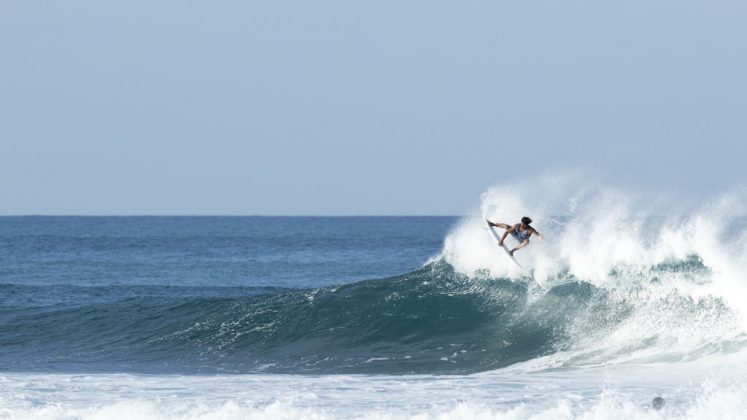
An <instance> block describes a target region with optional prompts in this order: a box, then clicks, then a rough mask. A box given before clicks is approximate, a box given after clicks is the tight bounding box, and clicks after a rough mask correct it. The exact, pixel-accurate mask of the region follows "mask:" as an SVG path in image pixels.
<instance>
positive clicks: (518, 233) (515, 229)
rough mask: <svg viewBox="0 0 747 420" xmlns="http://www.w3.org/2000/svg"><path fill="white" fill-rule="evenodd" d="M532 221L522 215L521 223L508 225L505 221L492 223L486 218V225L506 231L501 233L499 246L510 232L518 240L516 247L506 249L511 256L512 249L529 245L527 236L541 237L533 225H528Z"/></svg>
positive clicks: (512, 253)
mask: <svg viewBox="0 0 747 420" xmlns="http://www.w3.org/2000/svg"><path fill="white" fill-rule="evenodd" d="M530 223H532V219H530V218H528V217H526V216H524V217H522V218H521V223H517V224H515V225H513V226H509V225H507V224H505V223H493V222H491V221H490V220H488V225H490V226H495V227H499V228H501V229H506V232H505V233H504V234H503V237H502V238H501V240H500V242H498V245H499V246H503V241H504V240H505V239H506V236H508V235H509V234H511V236H513V237H514V239H516V241H517V242H519V245H516V248H514V249H512V250H511V251H508V253H509V254H511V256H513V255H514V251H516V250H519V249H521V248H524V247H525V246H527V245H529V237H530V236H532V235H537V237H538V238H540V240H541V239H543V238H542V235H541V234H540V233H539V232H537V231H536V230H535V229H534V228H533V227H531V226H529V224H530Z"/></svg>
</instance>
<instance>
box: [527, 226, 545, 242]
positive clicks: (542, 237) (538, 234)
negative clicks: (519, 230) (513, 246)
mask: <svg viewBox="0 0 747 420" xmlns="http://www.w3.org/2000/svg"><path fill="white" fill-rule="evenodd" d="M532 233H533V234H535V235H537V238H539V240H540V241H542V240H544V239H545V237H544V236H542V234H541V233H539V232H537V230H536V229H534V228H532ZM530 236H531V235H530Z"/></svg>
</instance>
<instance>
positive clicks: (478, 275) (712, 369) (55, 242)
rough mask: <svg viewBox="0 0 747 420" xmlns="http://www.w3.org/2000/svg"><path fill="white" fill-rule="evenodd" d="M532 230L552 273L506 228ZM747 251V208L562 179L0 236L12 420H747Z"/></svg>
mask: <svg viewBox="0 0 747 420" xmlns="http://www.w3.org/2000/svg"><path fill="white" fill-rule="evenodd" d="M522 216H530V217H532V219H534V222H533V225H534V227H535V228H536V229H537V230H539V231H540V232H541V233H542V234H543V235H544V237H545V240H544V241H536V240H534V239H533V240H532V242H531V245H530V246H528V247H527V248H525V249H522V250H521V251H518V252H517V253H516V256H517V258H518V259H519V260H520V261H521V262H522V264H523V265H524V266H525V267H529V273H528V274H527V273H522V272H517V270H516V268H515V267H514V266H513V265H512V264H511V262H510V261H509V260H508V258H506V256H505V255H503V253H502V252H501V251H500V250H499V249H498V247H497V246H496V244H495V240H494V239H493V238H492V236H491V235H490V234H489V233H488V231H487V230H486V227H485V223H484V219H485V218H486V217H487V218H490V219H491V220H494V221H501V222H507V223H516V222H517V221H518V219H519V218H521V217H522ZM746 228H747V192H746V191H745V190H744V189H741V188H734V189H732V190H729V191H722V192H716V193H714V194H713V195H711V196H709V197H707V198H706V199H695V198H692V197H687V196H681V195H677V194H676V193H672V192H663V191H657V190H654V189H645V188H634V187H625V186H619V185H612V184H609V183H604V182H601V181H598V180H595V179H593V177H588V176H575V175H573V176H572V175H558V174H553V175H552V176H545V177H540V178H537V179H533V180H529V181H526V182H520V183H511V184H502V185H496V186H494V187H492V188H490V189H488V190H487V191H485V192H484V193H483V194H482V196H481V197H480V199H479V201H476V203H475V206H474V209H473V210H471V211H470V212H468V214H466V215H464V216H462V217H458V218H433V217H411V218H407V217H405V218H261V217H259V218H257V217H249V218H241V217H237V218H219V217H218V218H171V217H164V218H147V217H146V218H87V217H80V218H65V217H62V218H54V217H52V218H38V217H37V218H34V217H6V218H0V255H1V256H0V263H1V268H0V418H35V419H63V418H64V419H77V418H81V419H89V418H90V419H94V418H95V419H100V418H105V419H110V418H112V419H119V418H121V419H125V418H146V419H147V418H153V419H162V418H173V419H209V418H223V419H233V418H256V419H265V418H268V419H269V418H271V419H283V418H289V419H290V418H309V419H327V418H363V419H388V418H394V419H446V418H456V419H460V418H464V419H472V418H490V419H492V418H495V419H504V418H506V419H524V418H536V419H573V418H586V419H593V418H612V419H614V418H620V419H622V418H625V419H638V418H683V419H690V418H692V419H695V418H698V419H702V418H734V419H737V418H743V417H744V413H746V412H747V376H745V374H747V318H746V316H747V297H746V295H745V292H747V290H745V287H747V278H746V277H745V274H747V248H746V247H747V229H746ZM655 397H662V398H663V399H664V401H665V404H664V406H663V407H661V408H660V409H654V408H653V407H652V400H653V399H654V398H655Z"/></svg>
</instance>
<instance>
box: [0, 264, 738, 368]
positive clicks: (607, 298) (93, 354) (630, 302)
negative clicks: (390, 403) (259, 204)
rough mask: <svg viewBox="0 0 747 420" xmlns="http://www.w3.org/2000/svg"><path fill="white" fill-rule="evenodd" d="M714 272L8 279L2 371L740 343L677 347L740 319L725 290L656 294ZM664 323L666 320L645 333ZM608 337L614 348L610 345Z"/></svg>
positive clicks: (375, 362) (625, 354) (497, 363)
mask: <svg viewBox="0 0 747 420" xmlns="http://www.w3.org/2000/svg"><path fill="white" fill-rule="evenodd" d="M703 270H704V267H703V266H702V263H700V262H699V260H698V259H697V258H691V259H689V260H686V261H679V262H672V263H670V264H665V265H661V266H657V267H654V268H653V269H652V271H651V274H650V275H649V276H648V277H647V278H645V279H643V280H645V281H644V282H643V283H641V284H642V285H643V286H644V287H638V288H631V289H628V290H626V291H625V292H621V291H620V290H610V289H604V288H599V287H596V286H594V285H592V284H589V283H585V282H582V281H579V280H578V279H576V278H575V277H573V276H572V275H570V274H564V275H560V276H559V278H558V279H557V285H555V286H552V287H549V288H545V289H538V288H537V286H536V285H535V284H533V283H532V282H518V281H512V280H509V279H506V278H490V277H479V276H478V277H467V276H465V275H463V274H459V273H458V272H456V271H455V270H454V268H453V267H452V266H450V265H449V264H447V263H446V262H444V261H438V262H435V263H431V264H429V265H427V266H425V267H423V268H422V269H420V270H417V271H414V272H411V273H408V274H405V275H402V276H397V277H392V278H387V279H380V280H370V281H362V282H357V283H352V284H347V285H344V286H338V287H327V288H320V289H308V290H289V289H253V288H248V289H246V288H245V289H241V288H178V287H147V286H140V287H135V288H132V287H114V288H112V287H109V288H65V289H63V288H60V290H59V291H58V292H57V293H55V291H54V290H42V288H40V287H36V286H13V285H2V286H0V289H1V290H0V291H1V292H2V295H3V298H2V300H0V370H4V371H45V372H50V371H52V372H58V371H59V372H70V371H76V372H77V371H88V372H91V371H97V372H148V373H245V372H260V371H262V372H276V373H388V374H411V373H427V374H463V373H473V372H480V371H486V370H493V369H498V368H501V367H504V366H507V365H510V364H514V363H518V362H524V361H529V360H533V359H536V360H541V359H543V356H548V357H551V358H554V359H553V360H554V363H555V364H556V365H558V364H559V365H567V366H577V365H583V364H585V363H608V362H612V361H614V360H616V359H620V358H622V359H626V358H629V357H630V355H631V354H633V353H636V352H643V353H644V354H648V355H650V354H652V353H653V354H655V355H660V356H661V355H662V354H664V353H667V352H669V353H668V354H669V355H671V354H673V353H671V351H670V350H671V349H675V350H676V351H682V352H684V354H705V353H713V352H720V351H729V348H730V347H729V346H732V347H735V348H736V347H741V342H742V341H741V340H742V339H743V337H742V336H740V335H739V334H736V335H733V336H732V338H731V339H729V340H726V341H725V342H719V343H715V344H714V343H713V342H712V340H711V341H709V340H708V337H706V338H705V340H700V341H697V340H696V341H695V342H692V343H690V342H688V343H685V344H684V345H683V346H679V347H678V346H677V345H673V343H672V342H671V340H672V338H673V337H674V338H675V341H676V339H677V337H680V336H682V335H683V334H685V332H683V331H687V330H688V329H690V330H692V329H694V330H695V331H698V330H699V328H700V329H709V328H713V326H714V325H715V326H717V327H718V328H725V327H724V326H725V325H726V326H728V325H731V324H730V322H731V321H730V320H731V313H730V311H729V309H728V307H726V306H725V305H724V304H723V303H722V302H721V301H720V300H719V299H716V298H708V299H703V300H700V301H694V300H692V299H691V298H688V297H683V296H680V295H678V294H677V293H676V292H672V290H671V289H667V290H666V291H659V292H656V293H652V292H651V291H652V290H653V291H655V290H657V287H658V286H657V285H658V284H659V279H658V278H659V277H658V276H659V275H660V274H662V275H663V274H667V273H671V272H673V271H674V272H688V273H693V272H695V273H700V272H702V271H703ZM617 275H619V276H627V275H630V274H629V273H625V272H624V270H620V271H619V273H618V274H617ZM40 295H47V296H55V297H54V298H47V299H49V301H46V300H44V299H41V300H40V299H39V298H38V296H40ZM35 296H37V297H36V298H35ZM61 302H64V303H63V304H61ZM652 319H658V320H659V322H663V323H664V324H662V325H660V326H659V327H661V328H658V327H656V326H654V328H653V329H651V328H649V329H646V328H647V323H650V322H651V320H652ZM662 320H663V321H662ZM677 322H684V323H686V324H690V325H681V326H678V325H675V324H676V323H677ZM693 322H695V323H696V325H692V323H693ZM697 323H700V325H698V324H697ZM732 324H733V323H732ZM631 325H632V326H633V327H631ZM631 328H632V331H633V332H632V333H630V334H629V335H630V337H628V340H627V342H625V343H623V344H622V345H619V346H618V345H617V344H618V343H617V341H616V340H623V339H622V338H620V337H616V334H617V335H619V334H626V331H627V330H628V329H631ZM667 328H669V330H667ZM592 332H593V333H592ZM718 334H720V335H719V337H723V336H724V335H723V331H720V332H718ZM605 340H606V341H609V342H611V344H610V345H604V344H600V343H604V342H605ZM623 341H625V340H623ZM674 344H676V343H674ZM680 344H682V343H680ZM677 354H679V353H677ZM680 356H681V355H680ZM680 356H677V357H680ZM693 357H695V356H693ZM546 358H547V357H545V358H544V359H546Z"/></svg>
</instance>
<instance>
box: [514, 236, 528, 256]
mask: <svg viewBox="0 0 747 420" xmlns="http://www.w3.org/2000/svg"><path fill="white" fill-rule="evenodd" d="M527 245H529V239H528V238H527V239H524V241H523V242H522V243H520V244H519V245H516V248H514V249H512V250H511V251H510V252H509V253H510V254H511V256H513V255H514V251H518V250H520V249H521V248H524V247H525V246H527Z"/></svg>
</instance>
